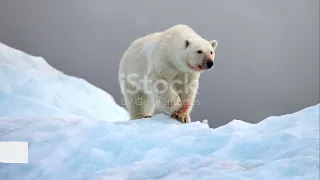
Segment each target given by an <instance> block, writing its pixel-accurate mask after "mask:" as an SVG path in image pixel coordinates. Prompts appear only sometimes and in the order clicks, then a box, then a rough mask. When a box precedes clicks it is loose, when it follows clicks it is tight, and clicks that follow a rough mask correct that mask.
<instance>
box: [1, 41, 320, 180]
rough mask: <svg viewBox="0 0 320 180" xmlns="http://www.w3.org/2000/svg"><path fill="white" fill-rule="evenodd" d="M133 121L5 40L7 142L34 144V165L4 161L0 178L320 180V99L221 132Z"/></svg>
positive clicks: (158, 120)
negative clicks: (309, 104)
mask: <svg viewBox="0 0 320 180" xmlns="http://www.w3.org/2000/svg"><path fill="white" fill-rule="evenodd" d="M127 119H128V115H127V112H126V111H125V110H124V109H123V108H121V107H119V106H118V105H117V104H116V103H115V102H114V100H113V98H112V96H110V95H109V94H108V93H106V92H103V91H102V90H100V89H98V88H96V87H94V86H92V85H90V84H89V83H87V82H86V81H84V80H82V79H79V78H75V77H70V76H67V75H64V74H63V73H61V72H59V71H57V70H55V69H54V68H52V67H51V66H50V65H48V64H47V63H46V62H45V60H44V59H42V58H39V57H37V58H36V57H33V56H30V55H27V54H25V53H23V52H21V51H17V50H15V49H12V48H10V47H8V46H6V45H4V44H0V141H28V142H29V163H28V164H1V163H0V179H5V180H6V179H14V180H16V179H19V180H23V179H45V180H47V179H57V180H60V179H107V180H123V179H132V180H135V179H137V180H142V179H163V180H212V179H222V180H228V179H241V180H242V179H254V180H257V179H259V180H260V179H261V180H262V179H266V180H270V179H288V180H289V179H290V180H291V179H310V180H311V179H312V180H314V179H319V104H318V105H315V106H311V107H308V108H305V109H303V110H301V111H299V112H296V113H293V114H287V115H283V116H278V117H276V116H273V117H269V118H267V119H265V120H263V121H262V122H260V123H258V124H248V123H245V122H243V121H240V120H234V121H232V122H230V123H229V124H227V125H225V126H222V127H219V128H216V129H212V128H209V127H207V126H206V125H205V124H202V123H200V122H193V123H190V124H180V123H179V122H177V121H174V120H172V119H170V118H168V117H166V116H164V115H157V116H155V117H153V118H151V119H143V120H136V121H127Z"/></svg>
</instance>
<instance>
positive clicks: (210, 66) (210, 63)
mask: <svg viewBox="0 0 320 180" xmlns="http://www.w3.org/2000/svg"><path fill="white" fill-rule="evenodd" d="M206 66H207V69H210V68H212V66H213V62H212V61H208V62H207V63H206Z"/></svg>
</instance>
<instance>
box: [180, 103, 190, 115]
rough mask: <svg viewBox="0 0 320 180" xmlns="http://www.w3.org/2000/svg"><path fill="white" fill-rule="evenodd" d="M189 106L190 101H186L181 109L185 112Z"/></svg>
mask: <svg viewBox="0 0 320 180" xmlns="http://www.w3.org/2000/svg"><path fill="white" fill-rule="evenodd" d="M189 106H190V104H189V103H184V104H183V105H182V106H181V108H180V111H181V112H183V113H185V112H187V110H188V108H189Z"/></svg>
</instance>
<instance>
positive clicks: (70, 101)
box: [0, 43, 128, 121]
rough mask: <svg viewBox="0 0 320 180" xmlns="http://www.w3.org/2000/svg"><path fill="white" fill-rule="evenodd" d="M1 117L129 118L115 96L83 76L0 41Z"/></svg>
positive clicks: (111, 119) (112, 119)
mask: <svg viewBox="0 0 320 180" xmlns="http://www.w3.org/2000/svg"><path fill="white" fill-rule="evenodd" d="M0 107H1V110H0V117H26V116H28V117H30V116H31V117H32V116H37V117H39V116H44V117H48V116H55V117H70V118H71V117H72V118H77V117H84V118H90V119H101V120H102V119H103V120H108V121H120V120H127V118H128V114H127V112H126V111H125V109H123V108H122V107H120V106H118V105H117V104H116V103H115V101H114V99H113V97H112V96H111V95H109V94H108V93H106V92H104V91H102V90H101V89H99V88H97V87H95V86H93V85H91V84H89V83H88V82H86V81H85V80H83V79H80V78H76V77H72V76H67V75H65V74H63V73H62V72H60V71H58V70H56V69H54V68H53V67H51V66H50V65H49V64H48V63H47V62H46V61H45V60H44V59H43V58H41V57H34V56H31V55H28V54H26V53H24V52H22V51H19V50H16V49H13V48H11V47H8V46H6V45H4V44H2V43H0Z"/></svg>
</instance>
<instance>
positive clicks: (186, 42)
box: [185, 40, 190, 48]
mask: <svg viewBox="0 0 320 180" xmlns="http://www.w3.org/2000/svg"><path fill="white" fill-rule="evenodd" d="M189 45H190V41H189V40H186V41H185V48H187V47H189Z"/></svg>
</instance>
